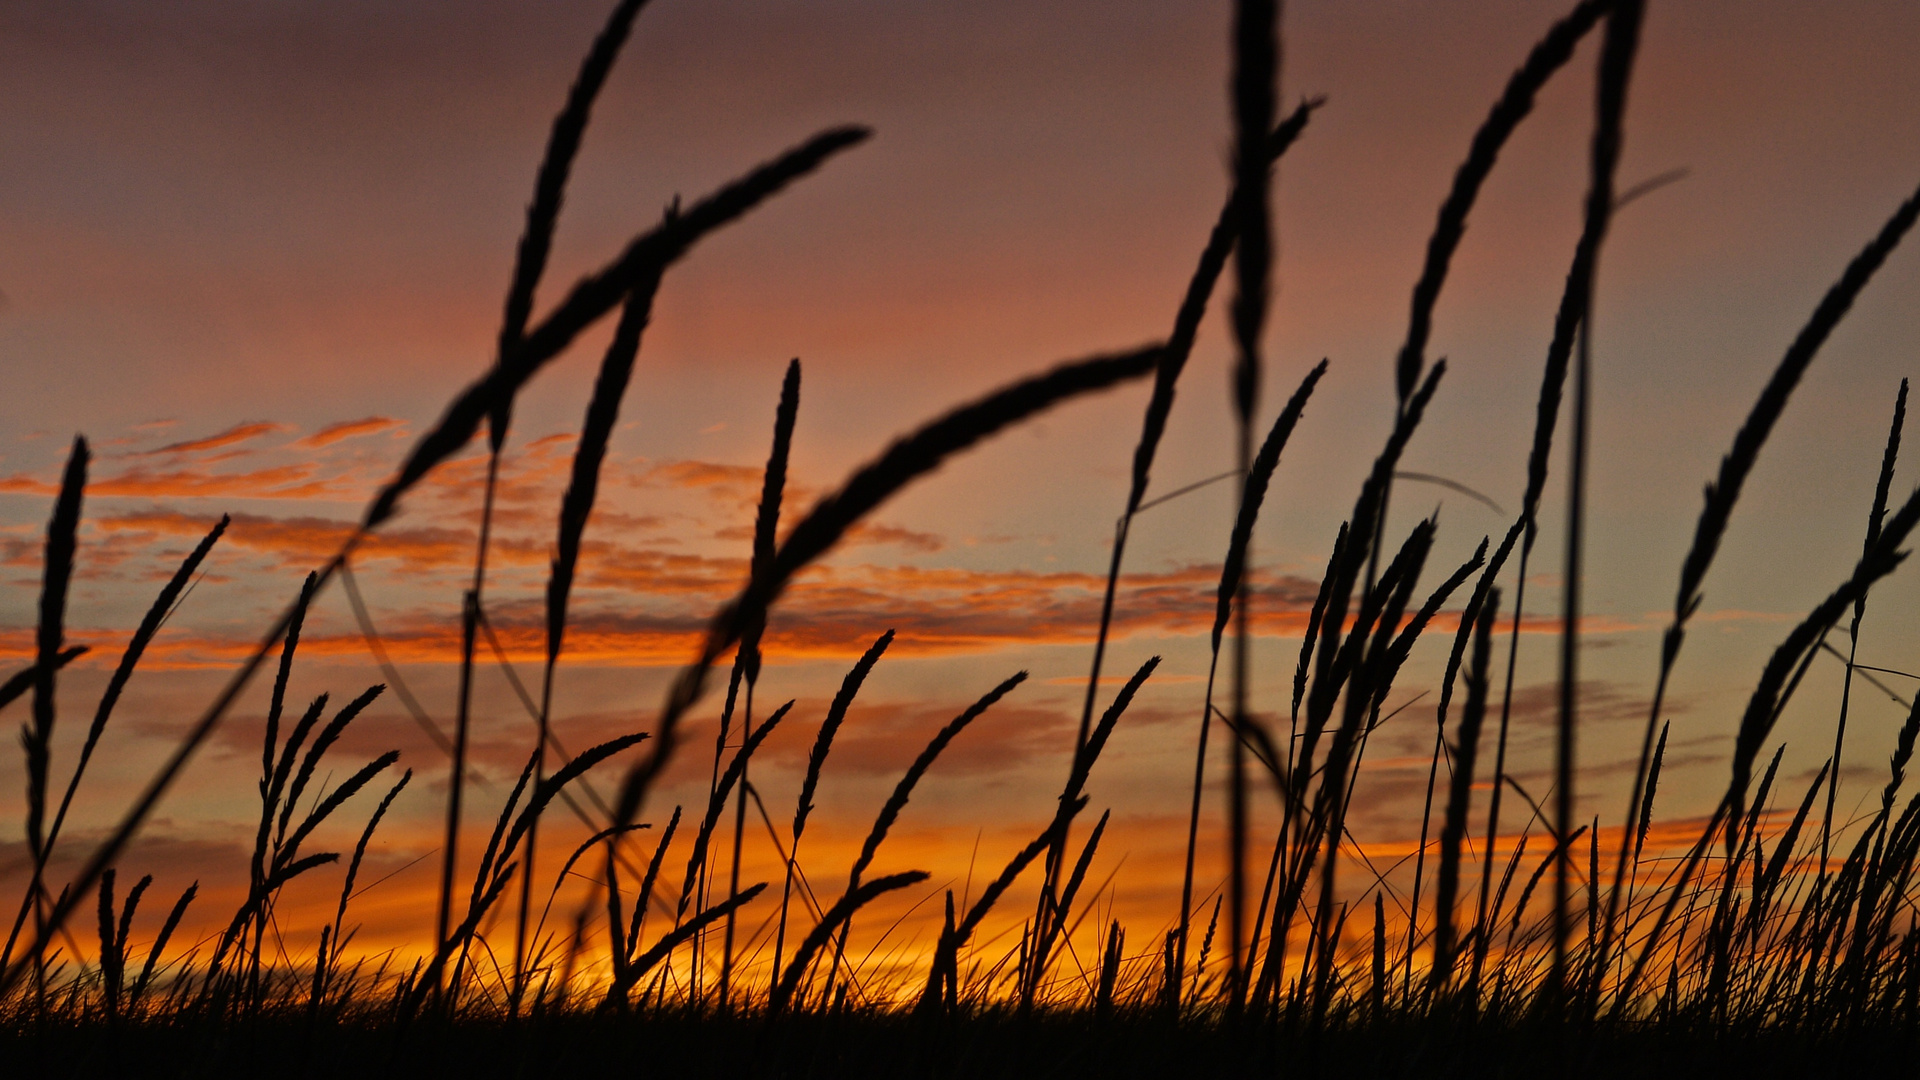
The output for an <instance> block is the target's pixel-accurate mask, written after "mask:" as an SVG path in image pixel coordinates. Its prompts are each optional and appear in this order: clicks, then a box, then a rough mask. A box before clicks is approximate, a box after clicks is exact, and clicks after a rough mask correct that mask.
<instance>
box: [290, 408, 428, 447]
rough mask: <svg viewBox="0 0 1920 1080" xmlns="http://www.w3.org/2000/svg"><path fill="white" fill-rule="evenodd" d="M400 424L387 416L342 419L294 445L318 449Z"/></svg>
mask: <svg viewBox="0 0 1920 1080" xmlns="http://www.w3.org/2000/svg"><path fill="white" fill-rule="evenodd" d="M400 426H401V422H400V421H398V420H393V419H389V418H388V417H385V416H369V417H367V418H366V419H364V420H342V421H341V422H339V423H337V424H328V425H327V426H326V427H323V428H321V429H320V430H319V431H316V432H314V433H313V434H311V435H309V436H307V437H306V438H304V439H301V440H300V441H298V442H296V443H294V445H295V446H304V447H307V448H308V449H311V450H318V449H320V448H321V447H323V446H331V445H333V444H334V443H337V442H339V441H340V440H342V439H353V438H358V437H359V436H361V435H372V434H375V433H377V432H381V431H389V430H392V429H394V428H397V427H400Z"/></svg>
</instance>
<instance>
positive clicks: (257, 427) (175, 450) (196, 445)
mask: <svg viewBox="0 0 1920 1080" xmlns="http://www.w3.org/2000/svg"><path fill="white" fill-rule="evenodd" d="M291 430H292V429H291V428H290V427H288V426H287V425H286V424H276V423H273V422H272V421H268V420H255V421H250V422H248V423H244V424H235V425H234V426H233V427H230V428H228V429H227V430H225V431H222V432H220V433H219V434H216V435H207V436H204V437H202V438H198V439H187V440H185V441H184V442H177V443H169V444H168V445H166V446H162V447H160V448H159V449H157V450H146V451H142V452H143V453H147V454H192V453H198V452H200V451H203V450H218V449H219V448H221V447H223V446H232V445H234V444H235V443H243V442H246V441H247V440H249V439H257V438H260V437H261V436H263V435H272V434H273V433H275V432H278V431H291Z"/></svg>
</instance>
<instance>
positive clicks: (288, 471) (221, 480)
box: [0, 465, 363, 500]
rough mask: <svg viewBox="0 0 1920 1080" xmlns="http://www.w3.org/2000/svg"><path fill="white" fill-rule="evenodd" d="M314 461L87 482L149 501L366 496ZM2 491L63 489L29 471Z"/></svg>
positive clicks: (93, 489) (92, 488)
mask: <svg viewBox="0 0 1920 1080" xmlns="http://www.w3.org/2000/svg"><path fill="white" fill-rule="evenodd" d="M316 471H317V470H316V469H315V467H314V466H312V465H276V466H272V467H270V468H265V469H255V470H254V471H252V472H245V473H216V472H207V471H204V470H199V469H173V470H170V471H166V472H150V471H148V470H146V469H138V468H136V469H129V470H128V471H126V472H124V473H121V474H120V475H118V476H110V477H107V478H105V479H101V480H94V481H91V482H89V483H88V484H87V494H88V495H89V496H94V497H100V496H109V497H111V496H126V497H132V498H146V499H167V498H174V499H206V498H216V497H222V496H224V497H226V498H235V499H350V500H357V499H359V498H360V497H361V495H362V494H363V492H362V490H361V489H360V488H358V487H350V486H348V485H346V484H344V483H342V482H341V480H340V479H339V478H334V479H325V480H316V479H314V474H315V472H316ZM0 493H4V494H13V495H56V494H58V493H59V487H58V486H57V485H55V484H53V483H50V482H48V481H46V480H41V479H38V478H35V477H32V476H28V475H26V474H24V473H16V474H14V475H12V476H8V477H0Z"/></svg>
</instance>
